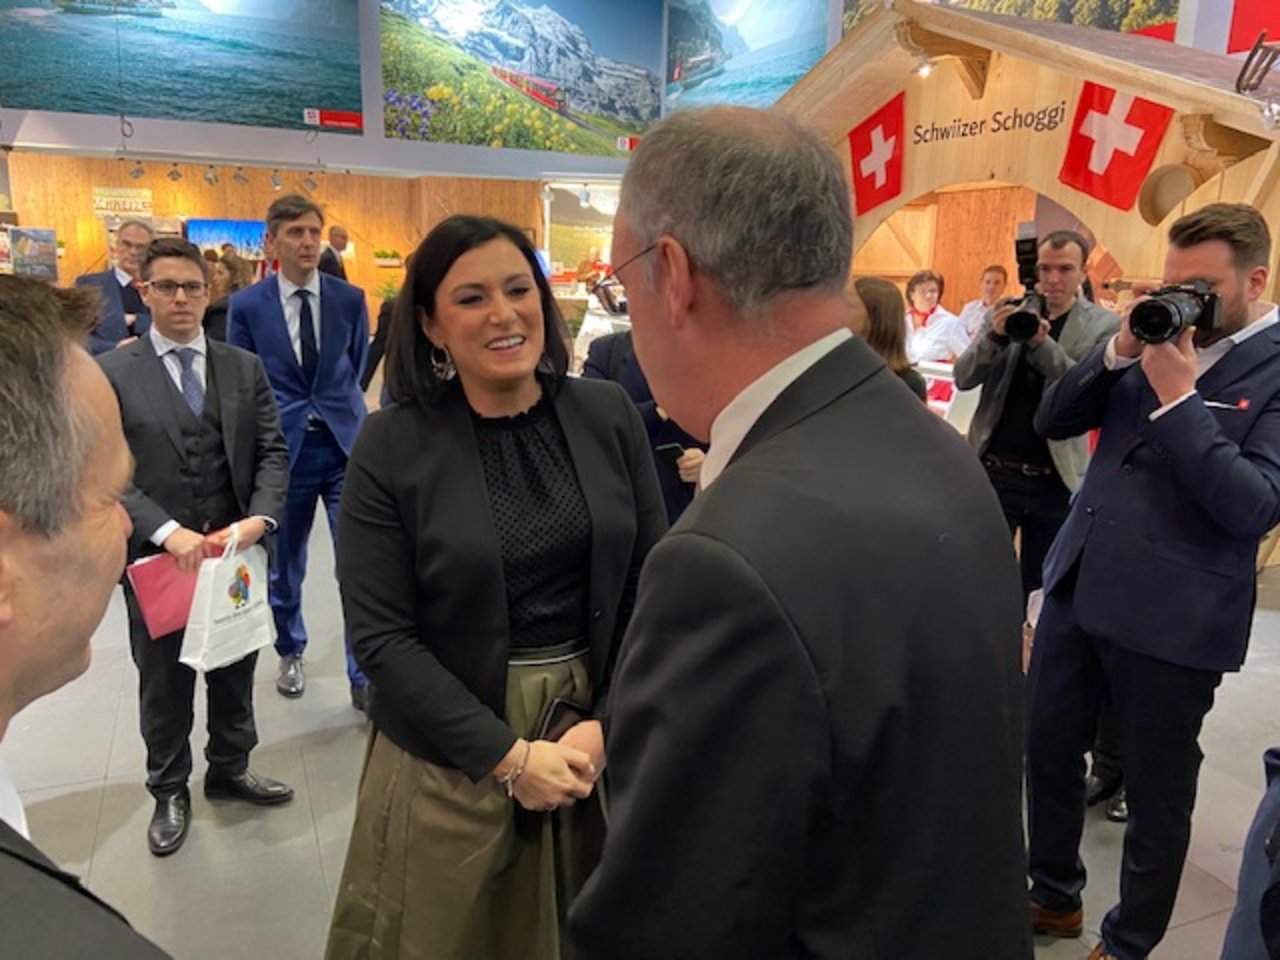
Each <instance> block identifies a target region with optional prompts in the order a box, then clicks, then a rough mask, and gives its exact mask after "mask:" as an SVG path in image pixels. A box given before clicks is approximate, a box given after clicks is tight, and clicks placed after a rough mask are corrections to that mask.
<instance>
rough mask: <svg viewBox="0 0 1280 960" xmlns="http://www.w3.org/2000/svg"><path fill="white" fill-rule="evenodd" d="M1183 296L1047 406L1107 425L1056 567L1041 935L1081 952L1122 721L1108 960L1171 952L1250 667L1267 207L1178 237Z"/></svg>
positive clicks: (1265, 507) (1038, 913)
mask: <svg viewBox="0 0 1280 960" xmlns="http://www.w3.org/2000/svg"><path fill="white" fill-rule="evenodd" d="M1169 244H1170V246H1169V252H1168V255H1167V257H1166V259H1165V269H1164V280H1165V282H1166V283H1168V284H1173V285H1176V287H1174V288H1166V289H1164V290H1160V291H1157V292H1156V293H1155V294H1153V295H1152V296H1150V297H1148V298H1144V299H1142V300H1138V301H1135V303H1134V304H1133V305H1132V307H1131V308H1130V309H1129V310H1127V311H1126V312H1125V319H1124V321H1123V323H1122V326H1121V328H1120V331H1119V332H1118V333H1117V334H1116V335H1115V336H1114V337H1112V338H1110V339H1109V340H1108V341H1107V342H1106V344H1104V345H1102V346H1099V347H1098V348H1097V349H1095V350H1094V351H1093V352H1092V353H1091V354H1090V355H1089V356H1088V357H1087V358H1085V359H1084V360H1082V361H1081V362H1080V363H1078V364H1076V365H1075V366H1074V367H1073V368H1072V369H1071V370H1069V371H1068V372H1067V373H1066V374H1065V375H1064V376H1063V377H1062V378H1061V379H1060V380H1058V382H1057V383H1055V384H1053V385H1052V386H1050V387H1049V389H1048V390H1047V391H1046V392H1045V396H1044V400H1043V402H1042V403H1041V404H1040V409H1039V410H1038V412H1037V414H1036V419H1035V425H1036V428H1037V430H1039V431H1040V432H1041V433H1042V434H1043V435H1044V436H1046V437H1049V438H1054V439H1057V438H1065V437H1072V436H1077V435H1079V434H1081V433H1084V432H1085V431H1087V430H1090V429H1092V428H1094V427H1099V426H1100V427H1101V428H1102V432H1101V439H1100V441H1099V445H1098V449H1097V452H1096V454H1095V457H1094V460H1093V464H1092V466H1091V467H1090V469H1089V473H1088V476H1087V477H1086V478H1085V482H1084V485H1083V487H1082V488H1081V489H1080V492H1079V493H1078V494H1077V496H1076V497H1075V500H1074V503H1073V504H1072V507H1071V512H1070V514H1069V515H1068V517H1067V520H1066V522H1065V523H1064V524H1063V527H1062V530H1061V532H1060V533H1059V534H1058V537H1057V539H1056V540H1055V541H1054V543H1053V547H1052V548H1051V550H1050V552H1049V556H1048V558H1047V560H1046V563H1045V576H1044V586H1045V604H1044V610H1043V612H1042V614H1041V616H1040V621H1039V624H1038V627H1037V630H1036V645H1035V650H1034V652H1033V653H1032V657H1031V669H1030V675H1029V677H1028V735H1027V794H1028V825H1029V831H1030V851H1029V853H1030V858H1029V859H1030V874H1031V880H1032V888H1031V893H1030V899H1031V913H1032V922H1033V927H1034V928H1035V930H1036V932H1038V933H1043V934H1049V935H1052V936H1062V937H1076V936H1079V935H1080V931H1081V929H1082V923H1083V914H1082V910H1081V900H1080V891H1081V889H1082V888H1083V887H1084V883H1085V871H1084V867H1083V865H1082V864H1081V862H1080V859H1079V852H1078V848H1079V842H1080V833H1081V829H1082V826H1083V817H1084V803H1083V800H1084V793H1085V782H1084V771H1083V763H1082V760H1083V756H1084V753H1085V751H1086V750H1087V749H1088V748H1089V745H1090V742H1091V740H1092V738H1093V730H1094V724H1095V723H1096V721H1097V717H1098V709H1099V707H1100V705H1101V704H1102V702H1103V701H1104V700H1105V701H1107V702H1108V703H1110V705H1111V707H1112V709H1113V710H1114V712H1115V717H1116V726H1117V731H1118V735H1119V741H1120V748H1121V754H1122V756H1123V757H1124V768H1125V769H1124V773H1125V780H1126V783H1127V788H1128V802H1129V811H1130V819H1129V823H1128V826H1127V828H1126V832H1125V845H1124V860H1123V862H1122V867H1121V870H1122V875H1121V881H1120V890H1121V897H1120V903H1119V905H1118V906H1116V907H1114V908H1113V909H1112V910H1111V911H1110V913H1108V914H1107V916H1106V918H1105V920H1103V922H1102V942H1101V943H1100V944H1098V947H1097V948H1096V949H1095V951H1094V953H1093V954H1092V955H1091V956H1092V957H1093V958H1107V957H1113V958H1118V960H1139V958H1142V957H1146V956H1147V954H1148V953H1149V952H1150V951H1151V950H1152V949H1153V948H1154V947H1155V945H1156V944H1157V943H1158V942H1159V941H1160V939H1161V938H1162V937H1163V936H1164V932H1165V929H1166V927H1167V926H1168V922H1169V917H1170V914H1171V913H1172V911H1173V904H1174V898H1175V896H1176V894H1177V891H1178V883H1179V879H1180V877H1181V874H1182V868H1183V862H1184V860H1185V858H1186V851H1187V844H1188V842H1189V839H1190V835H1191V812H1192V808H1193V806H1194V802H1195V792H1196V780H1197V776H1198V773H1199V768H1200V760H1201V753H1200V749H1199V746H1198V744H1197V738H1198V736H1199V733H1200V726H1201V723H1202V721H1203V719H1204V716H1205V714H1207V713H1208V711H1209V708H1210V707H1211V706H1212V704H1213V697H1214V691H1215V690H1216V688H1217V686H1218V684H1219V683H1220V682H1221V679H1222V674H1223V673H1224V672H1226V671H1234V670H1238V669H1239V668H1240V665H1241V663H1242V662H1243V660H1244V654H1245V648H1246V645H1247V642H1248V637H1249V630H1250V626H1251V622H1252V615H1253V607H1254V600H1255V595H1256V591H1255V575H1254V559H1255V555H1256V552H1257V548H1258V542H1259V540H1260V539H1261V538H1262V537H1263V535H1264V534H1266V533H1267V531H1268V530H1270V529H1271V528H1272V527H1274V526H1275V525H1276V524H1277V523H1280V326H1277V323H1276V321H1277V312H1276V309H1275V308H1274V307H1273V306H1272V305H1270V304H1266V303H1263V302H1262V301H1261V300H1260V297H1261V296H1262V293H1263V291H1264V289H1265V288H1266V286H1267V280H1268V264H1269V263H1270V261H1271V239H1270V235H1269V233H1268V230H1267V225H1266V223H1265V222H1264V220H1263V219H1262V216H1261V215H1260V214H1259V213H1258V211H1257V210H1255V209H1253V208H1252V207H1249V206H1247V205H1244V204H1213V205H1210V206H1207V207H1204V208H1202V209H1201V210H1198V211H1196V212H1195V213H1192V214H1190V215H1188V216H1185V217H1183V218H1181V219H1180V220H1178V221H1177V222H1176V223H1174V225H1173V226H1172V227H1171V228H1170V230H1169Z"/></svg>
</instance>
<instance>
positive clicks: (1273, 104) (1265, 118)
mask: <svg viewBox="0 0 1280 960" xmlns="http://www.w3.org/2000/svg"><path fill="white" fill-rule="evenodd" d="M1262 122H1263V124H1265V125H1266V128H1267V129H1268V130H1274V129H1275V128H1276V127H1277V126H1280V100H1270V99H1269V100H1267V105H1266V106H1265V107H1263V108H1262Z"/></svg>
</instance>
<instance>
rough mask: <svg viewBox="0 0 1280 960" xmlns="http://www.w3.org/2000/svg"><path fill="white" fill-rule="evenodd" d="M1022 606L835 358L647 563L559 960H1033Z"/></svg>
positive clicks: (875, 362)
mask: <svg viewBox="0 0 1280 960" xmlns="http://www.w3.org/2000/svg"><path fill="white" fill-rule="evenodd" d="M1021 605H1022V604H1021V592H1020V588H1019V581H1018V576H1017V569H1016V566H1015V561H1014V556H1013V550H1012V547H1011V545H1010V542H1009V534H1008V530H1007V529H1006V527H1005V524H1004V519H1003V517H1002V514H1001V511H1000V507H999V504H998V503H997V501H996V498H995V494H994V493H993V491H992V489H991V485H990V483H989V482H988V480H987V478H986V476H985V474H984V472H983V470H982V468H981V466H980V465H979V464H978V462H977V460H976V458H975V457H974V456H973V452H972V451H971V450H970V449H969V448H968V447H967V446H966V445H965V443H964V441H963V440H962V439H961V438H960V436H959V435H958V434H956V433H955V432H954V431H953V430H952V429H951V428H950V427H949V426H947V425H946V424H945V423H943V422H942V421H941V419H939V418H938V417H936V416H934V415H933V414H931V413H929V411H928V410H926V409H925V407H924V406H923V405H922V404H921V403H920V402H919V401H918V400H916V398H915V397H914V396H912V394H911V393H910V391H908V390H904V389H903V388H902V385H901V383H899V382H898V378H897V377H896V376H894V375H893V374H892V373H890V372H889V371H888V370H887V369H886V368H885V366H884V365H883V363H882V362H881V361H880V360H879V359H878V358H877V357H876V356H875V355H874V354H873V353H872V352H871V351H870V349H869V348H868V347H867V346H866V345H865V344H864V343H862V342H861V341H859V340H856V339H855V340H850V341H848V342H846V343H844V344H842V345H841V346H839V347H837V348H836V349H835V350H834V351H832V352H831V353H830V354H828V355H827V356H825V357H824V358H823V359H822V360H820V361H819V362H818V363H817V364H816V365H815V366H813V367H812V368H810V369H809V370H808V371H807V372H806V373H805V374H804V375H803V376H801V377H800V378H799V379H798V380H796V381H795V382H794V383H792V384H791V386H790V387H788V388H787V389H786V390H784V391H783V393H782V394H781V395H780V396H779V397H778V399H777V400H776V401H775V402H774V403H773V404H772V405H771V406H770V407H769V408H768V410H767V411H765V413H764V414H763V415H762V416H761V418H760V419H759V420H758V421H757V422H756V424H755V426H754V427H753V428H752V430H751V431H750V433H749V434H748V436H747V437H746V439H745V440H744V441H743V443H742V445H741V447H740V448H739V449H738V451H737V453H736V455H735V457H734V459H733V460H732V461H731V463H730V465H729V467H728V468H727V469H726V471H725V472H724V474H723V475H722V476H720V477H719V478H718V479H716V480H715V481H714V483H713V484H712V485H711V486H710V487H708V488H707V489H705V490H703V491H702V492H701V493H700V494H699V495H698V497H697V498H696V499H695V500H694V502H693V504H692V505H691V506H690V507H689V509H688V510H687V511H685V514H684V516H683V517H681V519H680V521H679V522H678V523H677V524H676V525H675V526H674V527H672V530H671V533H670V534H668V535H667V537H666V538H665V539H664V540H663V541H662V542H661V543H660V544H659V545H658V546H657V547H656V548H655V549H654V550H653V552H652V553H651V554H650V556H649V560H648V562H647V564H646V565H645V569H644V573H643V575H642V576H641V579H640V587H639V594H638V597H637V601H636V610H635V615H634V617H633V618H632V621H631V627H630V629H629V630H628V632H627V634H626V637H625V639H624V640H623V645H622V653H621V655H620V657H619V662H618V667H617V670H616V673H615V678H614V685H613V698H612V703H611V708H610V718H611V726H610V728H609V733H608V737H607V740H606V747H607V753H608V757H609V767H608V774H607V775H608V778H609V799H610V823H609V834H608V837H607V839H606V841H605V850H604V858H603V861H602V862H601V864H600V866H599V867H598V868H597V869H596V871H595V873H594V874H593V876H592V878H591V880H590V881H589V882H588V884H587V886H586V888H585V890H584V891H583V893H582V894H581V896H580V897H579V898H578V900H577V902H576V904H575V906H574V908H573V912H572V917H571V923H570V928H571V942H572V949H573V955H574V957H576V958H578V960H729V958H732V960H784V958H805V960H873V958H874V960H880V958H889V957H892V958H894V960H940V958H944V957H945V958H947V960H990V958H999V960H1019V958H1030V957H1031V949H1032V948H1031V940H1030V930H1029V928H1028V922H1027V905H1026V885H1025V863H1024V854H1023V842H1022V815H1021V772H1022V761H1021V757H1022V706H1021V704H1022V675H1021V669H1020V641H1019V626H1020V622H1021V619H1022V617H1021Z"/></svg>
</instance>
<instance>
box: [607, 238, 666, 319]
mask: <svg viewBox="0 0 1280 960" xmlns="http://www.w3.org/2000/svg"><path fill="white" fill-rule="evenodd" d="M657 249H658V241H656V240H655V241H654V242H653V243H651V244H649V245H648V246H647V247H645V248H644V249H643V250H641V251H640V252H639V253H637V254H634V255H632V256H630V257H627V259H625V260H623V261H622V262H621V263H620V264H618V265H617V266H616V267H614V268H613V272H612V273H610V274H609V276H607V277H604V278H602V279H601V280H599V281H597V282H596V285H595V286H594V287H592V288H591V293H592V294H593V295H594V296H595V298H596V299H597V300H599V301H600V306H602V307H604V309H605V312H606V313H611V314H614V315H615V316H622V315H624V314H626V312H627V301H626V299H625V298H624V297H623V296H622V290H623V287H622V284H621V283H619V282H618V280H617V276H618V274H619V273H621V272H622V270H623V269H624V268H625V267H629V266H631V264H633V263H635V262H636V261H637V260H639V259H640V258H641V257H643V256H645V255H646V254H649V253H653V251H655V250H657Z"/></svg>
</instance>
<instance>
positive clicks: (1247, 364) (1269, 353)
mask: <svg viewBox="0 0 1280 960" xmlns="http://www.w3.org/2000/svg"><path fill="white" fill-rule="evenodd" d="M1277 344H1280V323H1278V324H1272V325H1271V327H1269V328H1268V329H1266V330H1263V331H1262V332H1261V333H1255V334H1254V335H1253V336H1251V337H1250V338H1249V339H1247V340H1245V341H1244V343H1237V344H1236V345H1235V346H1233V347H1232V348H1231V349H1230V350H1228V351H1227V353H1226V356H1224V357H1223V358H1222V359H1221V360H1219V361H1218V362H1217V363H1215V364H1214V365H1213V366H1212V367H1210V368H1209V370H1208V372H1206V373H1205V375H1204V376H1203V377H1201V378H1200V379H1199V380H1197V381H1196V390H1197V391H1199V393H1200V396H1202V397H1204V399H1206V400H1218V399H1221V400H1225V401H1226V402H1228V403H1230V402H1232V401H1238V400H1242V399H1248V398H1247V397H1221V398H1219V397H1218V396H1217V392H1218V391H1220V390H1222V389H1223V388H1224V387H1226V386H1228V385H1229V384H1232V383H1235V382H1236V381H1238V380H1240V379H1241V378H1242V377H1244V376H1245V375H1246V374H1247V373H1248V372H1249V371H1250V370H1252V369H1253V368H1254V367H1256V366H1257V365H1258V364H1260V363H1264V362H1266V361H1267V360H1269V359H1271V358H1272V357H1274V356H1275V354H1276V347H1277Z"/></svg>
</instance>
